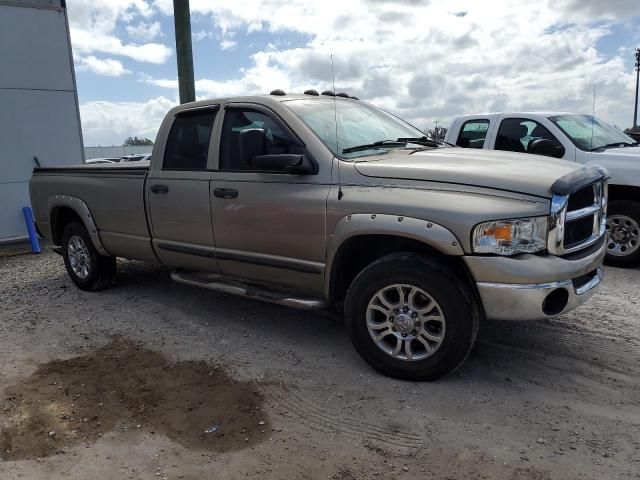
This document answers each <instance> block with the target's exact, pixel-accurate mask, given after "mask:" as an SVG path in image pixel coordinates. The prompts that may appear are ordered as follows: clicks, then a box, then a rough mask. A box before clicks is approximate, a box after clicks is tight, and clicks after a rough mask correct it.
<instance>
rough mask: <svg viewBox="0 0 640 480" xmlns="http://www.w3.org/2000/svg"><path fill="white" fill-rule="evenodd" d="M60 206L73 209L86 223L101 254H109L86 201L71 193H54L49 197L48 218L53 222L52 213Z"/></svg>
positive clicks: (90, 235) (94, 244)
mask: <svg viewBox="0 0 640 480" xmlns="http://www.w3.org/2000/svg"><path fill="white" fill-rule="evenodd" d="M59 207H67V208H70V209H71V210H73V211H74V212H75V213H76V215H78V217H80V220H81V221H82V223H83V224H84V227H85V228H86V229H87V232H88V233H89V237H90V238H91V241H92V242H93V246H94V247H95V248H96V250H97V251H98V253H99V254H100V255H104V256H109V252H107V250H106V249H105V248H104V245H103V244H102V241H101V240H100V236H99V235H98V227H97V226H96V223H95V221H94V220H93V216H92V215H91V211H90V210H89V207H88V206H87V204H86V203H84V202H83V201H82V200H80V199H79V198H77V197H72V196H70V195H54V196H53V197H51V198H50V199H49V203H48V205H47V208H48V218H49V222H50V224H51V215H52V214H53V210H54V209H55V208H59ZM51 228H52V229H53V225H52V224H51Z"/></svg>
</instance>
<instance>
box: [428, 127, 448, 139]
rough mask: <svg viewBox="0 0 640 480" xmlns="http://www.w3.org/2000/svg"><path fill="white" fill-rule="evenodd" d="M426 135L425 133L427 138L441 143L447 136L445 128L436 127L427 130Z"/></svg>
mask: <svg viewBox="0 0 640 480" xmlns="http://www.w3.org/2000/svg"><path fill="white" fill-rule="evenodd" d="M426 133H427V137H429V138H433V139H435V140H439V141H442V140H444V137H445V136H446V135H447V128H446V127H438V128H437V129H433V128H432V129H427V130H426Z"/></svg>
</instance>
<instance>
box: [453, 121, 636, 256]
mask: <svg viewBox="0 0 640 480" xmlns="http://www.w3.org/2000/svg"><path fill="white" fill-rule="evenodd" d="M445 141H446V142H448V143H451V144H455V145H457V146H459V147H463V148H483V149H487V150H506V151H511V152H520V153H528V154H537V155H546V156H549V157H555V158H561V159H564V160H568V161H571V162H577V163H582V164H585V165H592V164H598V165H601V166H603V167H605V168H606V169H607V170H608V171H609V174H610V175H611V179H610V180H609V205H608V216H607V231H608V240H607V256H606V261H607V263H608V264H610V265H614V266H618V267H630V266H634V265H638V264H640V143H638V142H636V141H635V140H633V139H632V138H631V137H629V136H627V135H625V134H624V133H623V132H621V131H620V130H618V129H617V128H615V127H612V126H611V125H608V124H607V123H605V122H603V121H602V120H600V119H598V118H597V117H593V116H591V115H580V114H575V113H562V112H513V113H489V114H478V115H466V116H463V117H457V118H456V119H455V120H454V121H453V123H452V124H451V126H450V128H449V130H448V132H447V135H446V138H445ZM525 160H526V158H525V157H524V156H523V161H525Z"/></svg>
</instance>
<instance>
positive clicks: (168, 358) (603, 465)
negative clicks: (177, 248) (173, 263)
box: [0, 253, 640, 480]
mask: <svg viewBox="0 0 640 480" xmlns="http://www.w3.org/2000/svg"><path fill="white" fill-rule="evenodd" d="M606 275H607V278H606V281H605V284H604V286H603V288H602V289H601V290H600V291H599V292H598V293H597V294H596V295H595V296H594V297H593V299H592V301H591V302H590V303H588V304H587V305H585V306H583V307H581V308H579V309H577V310H575V311H574V312H571V313H569V314H567V315H563V316H561V317H558V318H557V319H554V320H551V321H544V322H534V323H510V322H486V323H485V324H484V325H483V327H482V330H481V334H480V338H479V343H478V346H477V348H476V349H475V351H474V352H473V354H472V356H471V357H470V358H469V359H468V360H467V362H466V364H465V365H464V366H463V367H462V368H461V369H460V370H459V371H458V372H457V373H456V374H454V375H452V376H450V377H448V378H445V379H443V380H440V381H438V382H434V383H412V382H404V381H399V380H394V379H390V378H386V377H384V376H382V375H380V374H378V373H376V372H375V371H373V370H371V369H370V368H369V367H368V366H367V365H366V364H365V363H364V362H363V361H362V360H361V359H360V358H359V357H358V355H357V354H356V353H355V351H354V350H353V348H352V347H351V345H350V344H349V341H348V339H347V336H346V333H345V331H344V327H343V326H342V324H341V323H340V322H339V321H336V319H335V318H332V317H330V316H328V315H327V314H323V313H308V312H300V311H296V310H290V309H287V308H284V307H279V306H276V305H270V304H264V303H259V302H255V301H250V300H245V299H239V298H236V297H230V296H225V295H219V294H215V293H212V292H209V291H206V290H201V289H197V288H191V287H188V286H184V285H180V284H176V283H173V282H171V281H170V280H169V275H168V271H167V270H166V269H164V268H160V267H155V266H149V265H143V264H140V263H137V262H121V263H120V264H119V275H118V281H117V283H116V285H115V286H114V287H113V288H111V289H109V290H105V291H102V292H97V293H87V292H82V291H80V290H78V289H76V288H75V287H74V286H73V285H72V283H71V281H70V280H69V278H68V277H67V275H66V273H65V271H64V268H63V265H62V259H61V257H59V256H57V255H55V254H53V253H43V254H42V255H39V256H33V255H28V256H17V257H11V258H0V366H1V369H0V447H1V448H2V451H1V452H0V478H1V479H3V480H4V479H7V480H13V479H18V478H24V479H29V480H32V479H33V480H37V479H57V478H64V479H83V480H84V479H87V478H95V479H102V478H105V479H106V478H108V479H120V478H123V479H127V478H135V479H156V478H170V479H173V478H184V479H200V478H207V479H209V478H216V479H235V478H247V477H256V478H269V479H271V478H274V479H275V478H296V479H302V478H314V479H315V478H329V479H336V480H337V479H369V478H384V479H387V478H399V479H412V478H420V479H449V480H452V479H465V480H466V479H536V480H538V479H562V480H566V479H605V478H606V479H614V478H640V434H639V433H638V432H640V359H639V355H638V353H639V351H640V295H639V291H640V288H639V287H638V286H639V285H640V270H638V269H635V270H618V269H607V270H606ZM208 428H209V429H210V430H215V431H211V432H210V433H205V430H206V429H208Z"/></svg>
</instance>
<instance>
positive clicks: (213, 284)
mask: <svg viewBox="0 0 640 480" xmlns="http://www.w3.org/2000/svg"><path fill="white" fill-rule="evenodd" d="M171 279H172V280H173V281H175V282H179V283H184V284H186V285H192V286H194V287H201V288H207V289H209V290H214V291H216V292H220V293H227V294H230V295H239V296H241V297H247V298H252V299H255V300H262V301H264V302H269V303H277V304H278V305H285V306H287V307H293V308H300V309H302V310H320V309H323V308H326V307H327V306H328V305H327V302H326V301H325V300H324V299H322V298H311V297H309V298H304V297H297V296H293V295H291V294H289V293H286V292H277V291H272V290H267V289H266V288H262V287H258V286H255V285H249V284H246V283H242V282H239V281H237V280H231V279H229V278H227V277H223V276H221V275H215V274H212V275H208V274H205V275H203V274H197V273H188V272H171Z"/></svg>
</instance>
